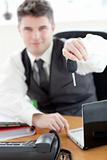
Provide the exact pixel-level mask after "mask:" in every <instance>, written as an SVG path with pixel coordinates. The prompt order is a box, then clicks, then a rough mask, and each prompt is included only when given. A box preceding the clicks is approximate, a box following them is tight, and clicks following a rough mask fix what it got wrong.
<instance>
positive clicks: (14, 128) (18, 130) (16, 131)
mask: <svg viewBox="0 0 107 160" xmlns="http://www.w3.org/2000/svg"><path fill="white" fill-rule="evenodd" d="M33 134H35V128H34V127H31V126H28V125H27V124H25V123H20V122H0V141H1V140H9V139H13V138H19V137H24V136H30V135H33Z"/></svg>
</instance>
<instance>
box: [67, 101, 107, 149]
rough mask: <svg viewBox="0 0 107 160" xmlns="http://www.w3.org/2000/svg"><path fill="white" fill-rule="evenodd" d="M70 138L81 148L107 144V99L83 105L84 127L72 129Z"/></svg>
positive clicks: (69, 134)
mask: <svg viewBox="0 0 107 160" xmlns="http://www.w3.org/2000/svg"><path fill="white" fill-rule="evenodd" d="M68 136H69V138H70V139H71V140H72V141H73V142H74V143H76V144H77V145H78V146H79V147H80V148H81V149H88V148H92V147H96V146H100V145H104V144H107V100H102V101H96V102H91V103H86V104H83V105H82V127H81V128H76V129H70V130H69V133H68Z"/></svg>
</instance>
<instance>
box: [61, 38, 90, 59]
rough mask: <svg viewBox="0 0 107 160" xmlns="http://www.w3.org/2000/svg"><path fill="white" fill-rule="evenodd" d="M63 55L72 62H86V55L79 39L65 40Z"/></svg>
mask: <svg viewBox="0 0 107 160" xmlns="http://www.w3.org/2000/svg"><path fill="white" fill-rule="evenodd" d="M63 55H64V56H65V57H66V58H69V59H72V60H85V61H86V60H87V59H88V54H87V51H86V48H85V46H84V44H83V43H82V40H81V38H76V39H73V40H67V41H66V42H65V45H64V48H63Z"/></svg>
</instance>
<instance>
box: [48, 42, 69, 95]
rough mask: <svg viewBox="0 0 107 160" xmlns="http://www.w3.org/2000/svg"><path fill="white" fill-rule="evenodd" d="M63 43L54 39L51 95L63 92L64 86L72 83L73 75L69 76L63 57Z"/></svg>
mask: <svg viewBox="0 0 107 160" xmlns="http://www.w3.org/2000/svg"><path fill="white" fill-rule="evenodd" d="M62 48H63V42H62V41H59V40H58V39H54V45H53V52H52V59H51V68H50V93H51V94H56V93H58V91H59V90H62V89H63V87H64V85H66V84H68V83H70V82H71V75H69V73H68V71H67V67H66V60H65V58H64V56H63V55H62Z"/></svg>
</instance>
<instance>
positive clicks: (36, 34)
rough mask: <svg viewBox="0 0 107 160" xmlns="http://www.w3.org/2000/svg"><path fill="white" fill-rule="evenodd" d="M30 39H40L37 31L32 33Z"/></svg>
mask: <svg viewBox="0 0 107 160" xmlns="http://www.w3.org/2000/svg"><path fill="white" fill-rule="evenodd" d="M32 38H33V39H35V40H36V39H39V38H40V33H39V31H34V32H33V36H32Z"/></svg>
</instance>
